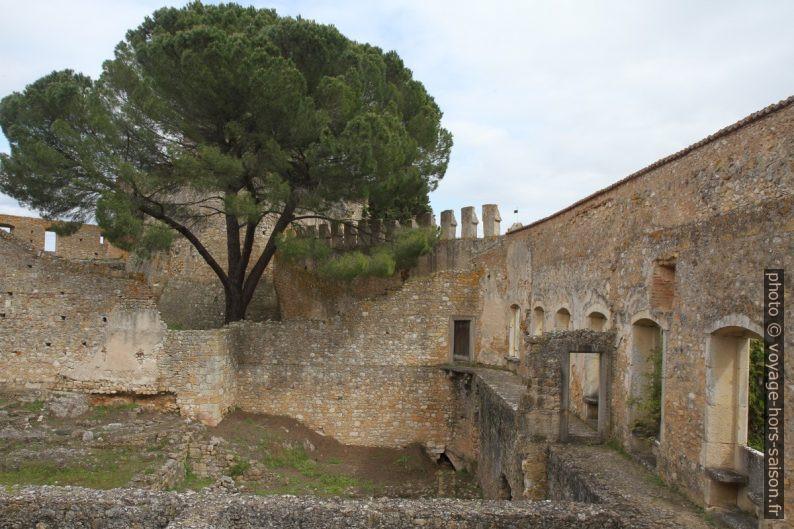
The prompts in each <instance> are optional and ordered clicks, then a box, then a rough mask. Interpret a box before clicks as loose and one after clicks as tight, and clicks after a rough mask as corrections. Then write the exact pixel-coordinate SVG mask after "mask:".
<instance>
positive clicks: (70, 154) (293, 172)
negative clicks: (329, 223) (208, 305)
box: [0, 2, 452, 320]
mask: <svg viewBox="0 0 794 529" xmlns="http://www.w3.org/2000/svg"><path fill="white" fill-rule="evenodd" d="M440 122H441V111H440V109H439V108H438V106H437V105H436V103H435V101H434V100H433V98H432V97H431V96H430V95H429V94H428V93H427V92H426V90H425V88H424V86H423V85H422V84H421V83H420V82H418V81H416V80H415V79H413V77H412V73H411V71H410V70H409V69H408V68H406V67H405V65H404V64H403V62H402V60H401V59H400V58H399V56H398V55H397V54H396V53H394V52H387V53H384V52H383V51H382V50H380V49H379V48H377V47H374V46H370V45H367V44H361V43H357V42H354V41H351V40H349V39H347V38H346V37H344V36H343V35H342V34H341V33H339V31H338V30H337V29H336V28H334V27H333V26H326V25H322V24H318V23H315V22H313V21H309V20H305V19H302V18H290V17H280V16H278V15H277V14H276V12H275V11H273V10H266V9H255V8H252V7H250V8H246V7H242V6H239V5H235V4H221V5H202V4H201V3H199V2H192V3H190V4H188V5H187V6H185V7H183V8H163V9H159V10H157V11H156V12H155V13H154V14H153V15H151V16H150V17H147V18H146V19H145V20H144V21H143V23H142V24H141V25H140V26H138V27H137V28H135V29H132V30H130V31H128V32H127V34H126V37H125V39H124V40H123V41H122V42H120V43H119V44H118V45H117V46H116V48H115V52H114V55H113V58H112V59H110V60H108V61H106V62H105V63H104V64H103V70H102V73H101V75H100V77H99V78H98V79H96V80H92V79H90V78H89V77H86V76H84V75H81V74H77V73H74V72H73V71H71V70H62V71H57V72H53V73H51V74H49V75H47V76H45V77H42V78H41V79H39V80H38V81H36V82H34V83H32V84H31V85H29V86H27V87H26V88H25V90H24V91H22V92H17V93H14V94H11V95H9V96H7V97H6V98H4V99H3V100H2V101H1V102H0V127H2V130H3V132H4V133H5V135H6V137H7V138H8V140H9V144H10V148H11V153H10V154H0V191H2V192H4V193H7V194H9V195H11V196H13V197H15V198H16V199H18V200H19V201H20V202H22V203H23V204H26V205H28V206H29V207H31V208H33V209H35V210H38V211H39V212H41V213H42V216H44V217H45V218H51V219H61V220H63V221H65V222H79V221H85V220H88V219H91V218H92V217H93V218H96V220H97V222H98V223H99V225H100V226H101V228H102V230H103V234H104V235H105V236H106V237H107V239H108V240H109V241H110V242H111V243H113V244H115V245H117V246H119V247H120V248H123V249H126V250H130V251H136V252H138V253H140V254H142V255H144V256H148V255H151V253H153V252H157V251H162V250H164V249H166V248H167V247H168V246H169V245H170V243H171V242H172V240H173V239H174V238H175V237H177V236H185V237H187V238H188V240H190V242H191V244H193V246H195V247H196V249H197V250H198V252H199V254H200V255H201V256H202V257H203V258H204V259H205V261H207V263H208V264H209V266H210V267H211V268H212V269H213V271H214V272H215V274H216V275H217V276H218V278H219V280H220V281H221V282H222V283H223V285H224V287H225V288H224V291H225V292H227V296H230V297H229V300H230V302H231V301H232V300H233V303H234V304H239V303H243V304H244V305H246V304H247V303H248V301H250V298H251V296H252V295H253V291H254V289H255V287H256V283H257V282H258V281H259V278H260V277H261V274H262V273H263V270H264V268H265V267H266V266H267V264H268V263H269V261H270V259H271V257H272V255H273V253H272V252H273V245H272V244H270V245H265V246H264V249H263V251H262V253H261V254H259V255H251V254H250V252H251V250H252V248H253V237H245V232H248V233H255V232H256V231H257V229H258V227H259V226H260V224H261V223H262V222H263V220H264V219H265V218H266V217H268V218H269V220H270V221H274V222H270V223H269V225H274V226H276V228H275V230H274V236H278V235H279V233H280V232H282V231H283V230H284V229H286V227H287V226H288V225H289V224H290V223H291V222H292V221H293V220H294V218H295V217H296V216H300V215H303V214H305V213H306V212H314V213H318V214H325V213H330V212H332V211H334V207H336V206H338V205H339V204H340V203H341V202H348V203H350V202H356V203H359V204H366V208H367V215H369V216H371V217H372V218H382V219H399V220H404V219H406V218H408V217H410V216H414V215H418V214H420V213H423V212H425V211H427V210H428V193H429V192H430V191H432V190H434V189H435V188H436V187H437V185H438V182H439V180H440V179H441V178H442V177H443V176H444V174H445V172H446V168H447V164H448V161H449V153H450V149H451V146H452V137H451V134H450V133H449V132H448V131H446V130H445V129H443V128H442V127H441V124H440ZM211 197H214V198H211ZM213 217H214V218H217V219H219V220H221V221H222V222H224V223H225V225H226V233H227V237H228V241H229V242H230V243H231V244H230V245H227V247H228V248H231V249H232V251H230V252H229V259H228V261H227V259H226V257H225V256H213V255H212V254H211V253H210V252H209V251H208V250H207V248H206V245H204V244H203V241H202V240H201V238H200V237H201V230H200V229H199V228H200V226H201V224H202V222H203V221H205V220H206V219H208V218H213ZM152 220H156V221H159V223H157V224H151V222H152ZM63 228H64V229H66V228H67V225H64V226H63ZM59 229H60V227H59ZM236 248H239V251H237V250H236ZM409 253H410V252H409ZM359 259H360V258H359ZM371 259H372V260H373V262H372V263H371V264H367V266H365V267H363V270H365V271H367V273H371V274H388V273H390V271H391V270H392V268H393V267H394V268H396V269H400V268H401V267H403V261H402V259H403V258H397V259H395V260H394V265H392V263H391V262H390V260H389V259H387V258H385V257H383V256H381V255H376V254H373V256H371ZM408 262H410V257H409V258H408ZM255 263H256V264H260V266H256V265H255ZM348 264H349V263H348ZM340 268H341V269H343V270H347V269H348V268H349V267H348V266H342V265H340ZM232 292H234V293H235V294H236V295H234V296H232V295H231V294H230V293H232ZM241 292H242V293H243V294H244V295H240V293H241ZM230 308H233V310H234V312H235V315H233V316H232V317H233V318H241V317H243V316H242V315H243V314H245V310H244V309H245V306H242V307H240V306H237V305H235V306H234V307H232V306H231V305H230ZM229 317H230V316H229V315H227V320H228V319H229Z"/></svg>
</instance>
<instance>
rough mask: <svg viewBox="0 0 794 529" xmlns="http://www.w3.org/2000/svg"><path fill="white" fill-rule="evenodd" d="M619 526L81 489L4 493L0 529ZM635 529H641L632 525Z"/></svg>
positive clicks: (424, 505) (566, 508)
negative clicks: (91, 528)
mask: <svg viewBox="0 0 794 529" xmlns="http://www.w3.org/2000/svg"><path fill="white" fill-rule="evenodd" d="M29 527H36V528H37V529H56V528H61V527H64V528H65V527H102V528H107V529H117V528H118V529H127V528H130V527H136V528H139V529H154V528H157V529H162V528H167V529H188V528H190V529H221V528H223V529H227V528H228V529H254V528H262V529H264V528H279V529H293V528H294V529H299V528H300V529H337V528H338V529H342V528H345V529H356V528H362V529H363V528H367V529H405V528H411V527H422V528H424V529H442V528H443V529H449V528H453V527H454V528H456V529H475V528H476V529H497V528H498V529H519V528H520V529H524V528H529V527H543V528H545V529H618V528H623V527H627V526H625V525H623V523H622V522H621V517H620V515H619V514H618V513H616V512H614V511H611V510H609V509H608V508H604V507H602V506H596V505H587V504H576V503H556V504H552V503H548V502H537V503H535V502H526V503H521V504H516V503H511V502H489V501H466V500H448V499H433V500H398V499H372V500H340V499H321V498H315V497H294V496H271V497H255V496H239V495H230V494H224V493H222V492H219V491H209V492H206V493H201V494H195V493H185V494H177V493H164V492H154V491H142V490H129V489H116V490H110V491H96V490H88V489H82V488H77V487H29V488H25V489H21V490H15V491H12V492H10V493H8V492H2V491H0V529H12V528H13V529H18V528H29ZM633 527H638V526H633Z"/></svg>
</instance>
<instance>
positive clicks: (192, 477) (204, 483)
mask: <svg viewBox="0 0 794 529" xmlns="http://www.w3.org/2000/svg"><path fill="white" fill-rule="evenodd" d="M210 485H212V478H200V477H198V476H197V475H196V474H195V473H194V472H193V467H192V466H191V465H190V463H185V479H183V480H182V481H181V482H179V483H177V484H176V485H174V486H173V487H171V489H170V490H175V491H177V492H184V491H186V490H201V489H203V488H206V487H209V486H210Z"/></svg>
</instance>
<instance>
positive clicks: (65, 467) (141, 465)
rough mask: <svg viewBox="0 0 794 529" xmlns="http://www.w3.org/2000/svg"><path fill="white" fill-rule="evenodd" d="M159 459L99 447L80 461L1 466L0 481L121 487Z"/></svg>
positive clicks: (155, 463) (117, 449)
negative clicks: (12, 466) (5, 468)
mask: <svg viewBox="0 0 794 529" xmlns="http://www.w3.org/2000/svg"><path fill="white" fill-rule="evenodd" d="M161 462H162V459H154V460H147V459H145V458H143V457H141V455H140V453H139V451H138V450H134V449H132V448H126V447H116V448H101V449H96V450H94V451H92V453H91V454H90V456H88V457H86V458H83V459H82V460H81V461H80V462H67V463H61V464H58V463H53V462H50V461H45V460H27V461H24V462H22V463H20V465H19V467H18V468H16V469H13V470H12V469H8V470H0V484H2V485H17V484H18V485H77V486H81V487H89V488H94V489H112V488H117V487H123V486H124V485H126V484H127V483H128V482H129V481H130V480H131V479H132V478H133V477H134V476H135V475H136V474H138V473H141V472H145V471H147V470H150V469H153V468H154V467H155V466H156V465H157V464H159V463H161Z"/></svg>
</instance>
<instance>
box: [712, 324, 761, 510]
mask: <svg viewBox="0 0 794 529" xmlns="http://www.w3.org/2000/svg"><path fill="white" fill-rule="evenodd" d="M763 363H764V346H763V341H762V340H761V339H760V337H759V336H758V335H757V334H756V333H754V332H752V331H750V330H749V329H746V328H744V327H723V328H721V329H718V330H717V331H715V332H713V333H711V335H710V336H709V338H708V351H707V354H706V373H707V376H706V384H707V387H706V447H705V467H706V475H707V476H708V477H709V482H708V488H707V492H706V504H707V505H709V506H712V505H725V504H729V505H731V504H732V505H738V506H739V507H740V508H742V509H745V510H752V509H751V507H752V500H751V498H750V495H748V494H747V487H744V486H743V485H742V483H743V482H746V481H747V479H748V476H749V475H750V474H751V473H752V472H753V470H754V469H758V468H760V469H763V463H762V462H763V455H762V454H760V453H759V452H756V451H754V450H751V448H753V447H762V446H763V429H764V401H763V400H764V392H763V391H764V390H763V372H764V365H763ZM754 460H755V461H754ZM756 477H759V476H756ZM759 479H760V477H759Z"/></svg>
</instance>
